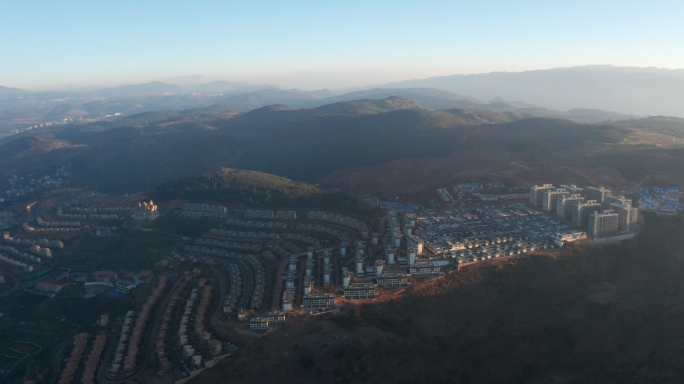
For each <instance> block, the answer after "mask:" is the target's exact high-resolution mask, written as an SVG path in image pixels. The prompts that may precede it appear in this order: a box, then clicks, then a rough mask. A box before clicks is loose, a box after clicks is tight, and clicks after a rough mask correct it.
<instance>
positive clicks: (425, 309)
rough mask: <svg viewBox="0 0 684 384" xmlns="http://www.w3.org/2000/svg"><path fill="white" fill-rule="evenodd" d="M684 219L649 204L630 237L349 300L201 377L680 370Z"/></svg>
mask: <svg viewBox="0 0 684 384" xmlns="http://www.w3.org/2000/svg"><path fill="white" fill-rule="evenodd" d="M682 231H684V217H682V215H679V216H677V217H671V218H658V217H656V216H655V215H649V216H648V217H647V224H646V229H645V230H644V231H643V232H642V233H641V234H640V235H639V236H638V237H636V238H635V239H633V240H630V241H627V242H625V243H623V244H622V245H616V246H607V247H602V248H589V249H578V248H572V249H568V250H566V251H565V252H564V253H563V254H562V255H560V256H558V257H556V256H541V255H539V256H534V255H532V256H524V257H520V258H516V259H512V260H510V261H507V262H502V263H498V265H496V266H491V267H482V268H478V269H469V270H465V271H459V272H456V273H452V274H449V275H448V276H446V277H445V278H444V279H443V280H440V281H438V282H436V283H435V284H434V285H431V286H427V287H423V288H419V289H415V290H413V291H412V292H411V293H410V294H408V295H406V296H405V297H400V298H396V299H394V300H389V301H386V302H381V303H369V304H358V305H354V304H348V306H347V309H348V311H347V312H346V313H343V314H342V315H339V316H334V317H331V318H328V319H317V320H310V321H302V322H295V323H293V324H291V325H288V326H286V327H285V328H284V329H282V330H280V331H278V332H275V333H273V334H271V335H269V336H267V337H264V338H261V339H257V340H254V341H250V342H248V345H247V346H246V347H245V348H244V349H243V350H242V351H241V352H240V354H239V355H237V356H232V357H230V358H227V359H226V360H224V361H222V362H221V363H219V364H218V365H217V367H215V368H211V369H209V370H207V371H205V372H203V373H202V374H201V375H199V376H198V377H197V378H196V379H194V380H193V381H192V382H191V383H193V384H205V383H228V382H230V383H253V382H274V381H273V380H272V378H274V377H278V378H286V379H279V380H280V381H285V382H293V383H294V382H298V383H321V382H343V383H352V382H369V383H376V382H402V383H416V382H427V383H444V382H451V383H493V384H497V383H529V384H533V383H567V382H569V383H574V384H578V383H616V384H617V383H627V382H629V383H632V382H633V383H673V382H678V380H679V379H678V377H680V376H677V375H681V374H682V372H683V371H682V366H681V357H682V349H681V345H682V343H683V342H684V330H683V329H682V327H681V323H682V321H684V311H682V297H683V295H684V284H682V282H684V260H683V259H682V257H681V252H680V251H679V250H680V249H681V248H682V247H684V238H682V236H680V234H681V232H682ZM611 357H615V359H611ZM265 361H268V362H272V363H269V364H264V362H265ZM599 367H600V368H599ZM592 368H595V369H592ZM673 377H674V378H677V379H674V380H668V378H673Z"/></svg>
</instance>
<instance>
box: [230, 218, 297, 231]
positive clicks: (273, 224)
mask: <svg viewBox="0 0 684 384" xmlns="http://www.w3.org/2000/svg"><path fill="white" fill-rule="evenodd" d="M226 224H228V225H234V226H237V227H251V228H269V229H286V228H287V224H285V223H281V222H279V221H249V220H247V221H245V220H241V219H236V218H234V217H229V218H228V219H226Z"/></svg>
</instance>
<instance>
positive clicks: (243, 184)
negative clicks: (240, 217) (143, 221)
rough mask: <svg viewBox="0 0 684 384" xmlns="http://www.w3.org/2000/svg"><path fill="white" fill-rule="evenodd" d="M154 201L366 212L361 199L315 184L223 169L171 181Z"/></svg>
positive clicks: (264, 174) (157, 191)
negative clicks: (359, 200)
mask: <svg viewBox="0 0 684 384" xmlns="http://www.w3.org/2000/svg"><path fill="white" fill-rule="evenodd" d="M153 198H154V199H155V200H160V201H168V200H171V199H184V200H191V201H213V202H219V203H224V204H237V205H242V204H244V205H246V206H250V207H263V208H276V207H291V208H300V207H306V208H309V207H310V208H315V207H319V208H327V209H340V210H346V211H359V210H365V208H363V207H362V206H361V205H360V203H359V202H358V200H357V199H355V198H352V197H350V196H348V195H346V194H344V193H340V192H333V191H330V190H326V189H322V188H319V187H317V186H315V185H312V184H307V183H298V182H294V181H291V180H289V179H286V178H284V177H279V176H276V175H271V174H268V173H264V172H257V171H241V170H235V169H230V168H219V169H218V170H216V171H214V172H210V173H205V174H203V175H201V176H198V177H191V178H186V179H182V180H179V181H171V182H167V183H164V184H162V185H160V186H159V187H157V189H156V191H155V192H154V193H153Z"/></svg>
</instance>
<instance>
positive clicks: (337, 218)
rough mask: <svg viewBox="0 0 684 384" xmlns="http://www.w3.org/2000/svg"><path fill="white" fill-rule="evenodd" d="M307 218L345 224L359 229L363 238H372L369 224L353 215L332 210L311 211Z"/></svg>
mask: <svg viewBox="0 0 684 384" xmlns="http://www.w3.org/2000/svg"><path fill="white" fill-rule="evenodd" d="M306 218H307V219H308V220H313V221H326V222H328V223H333V224H338V225H343V226H345V227H348V228H351V229H355V230H356V231H358V232H359V235H361V238H362V239H368V238H370V234H371V231H370V228H369V227H368V224H366V223H364V222H363V221H360V220H358V219H355V218H353V217H349V216H343V215H340V214H337V213H330V212H321V211H309V212H307V214H306Z"/></svg>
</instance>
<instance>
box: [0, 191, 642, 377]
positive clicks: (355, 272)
mask: <svg viewBox="0 0 684 384" xmlns="http://www.w3.org/2000/svg"><path fill="white" fill-rule="evenodd" d="M489 187H490V188H489V189H485V188H484V187H483V186H482V184H478V183H467V184H459V185H458V186H456V187H454V188H453V191H450V190H448V189H447V188H443V189H440V190H438V191H437V193H438V196H439V198H440V199H441V200H442V203H440V204H436V205H438V207H437V206H436V205H435V204H433V206H432V207H430V208H427V209H426V208H425V207H422V206H418V205H415V204H414V205H411V206H410V209H404V208H402V207H406V206H402V205H399V204H385V205H382V208H380V209H381V210H380V211H378V212H380V214H376V215H373V216H363V217H355V216H353V215H349V214H341V213H337V212H331V211H323V210H302V209H298V210H265V209H261V210H255V209H242V208H235V207H231V206H225V205H215V204H206V203H184V204H183V205H180V206H178V205H176V206H175V207H174V206H166V207H165V208H164V209H163V210H162V209H160V208H159V206H158V205H157V204H155V203H154V202H153V201H144V200H138V201H137V202H134V203H130V202H129V203H125V202H123V200H120V199H111V201H110V203H109V204H102V203H100V204H99V205H93V204H85V205H83V204H74V203H73V202H71V203H70V204H56V205H53V206H52V209H51V210H50V209H48V210H44V211H43V212H41V214H36V215H35V217H34V218H33V219H32V220H30V221H25V222H23V223H22V224H21V226H18V227H15V228H17V229H15V230H11V231H5V232H4V233H3V236H2V239H1V240H2V243H1V244H0V266H1V267H3V268H6V269H7V270H12V271H15V273H16V274H17V275H20V276H21V277H22V279H23V280H25V281H26V283H24V285H23V288H24V290H28V291H31V292H32V293H33V294H36V295H44V296H48V297H62V296H64V295H66V293H65V292H69V293H74V292H78V293H79V294H82V295H84V296H83V297H86V298H87V297H96V296H98V295H105V296H108V297H112V298H125V297H128V296H131V295H135V296H139V293H137V292H143V291H144V292H146V293H145V294H144V296H143V297H140V305H139V306H137V307H136V308H134V309H131V310H128V311H126V312H125V313H123V314H121V315H117V316H113V317H110V316H112V314H111V313H108V312H103V313H102V314H101V317H100V319H99V321H98V323H97V325H96V327H95V328H92V329H91V330H90V332H91V333H82V334H79V335H77V336H76V337H75V338H74V342H73V346H72V347H70V348H66V349H65V350H64V351H63V352H62V355H61V356H63V357H62V358H60V359H61V360H59V362H58V363H57V364H58V365H59V366H60V369H59V373H58V375H57V376H58V377H57V379H58V381H57V382H59V383H61V384H66V383H74V382H82V383H89V382H95V380H99V381H100V382H110V383H119V382H124V381H126V380H131V379H133V378H135V377H138V376H140V375H142V374H143V372H144V369H143V368H144V367H147V366H150V365H151V366H152V367H154V371H155V372H156V373H157V374H158V375H165V374H170V375H172V377H173V378H174V380H176V382H179V383H181V382H184V380H188V379H190V378H192V377H194V376H196V375H197V374H199V373H200V372H202V371H203V370H204V369H206V368H209V367H212V366H214V365H215V364H216V363H217V362H218V361H220V360H221V359H223V358H225V357H226V356H229V355H230V354H231V353H232V352H234V351H236V350H238V349H239V348H240V347H239V345H240V344H241V341H240V340H241V339H240V337H244V336H247V337H262V336H264V335H268V334H270V333H273V332H277V331H278V330H279V329H281V328H282V327H283V326H286V325H288V324H290V323H292V324H294V323H297V322H298V321H301V319H305V318H307V317H309V316H319V315H321V314H326V315H331V316H336V315H338V314H340V313H342V312H343V311H345V310H346V309H348V308H353V307H354V306H355V305H359V304H361V303H373V302H378V301H382V300H384V299H386V298H392V297H397V296H398V295H401V294H402V293H403V292H405V291H407V290H411V289H412V288H413V287H417V286H422V285H425V284H430V283H431V282H434V281H436V280H439V279H441V278H443V277H444V276H445V275H446V274H448V273H458V272H457V271H459V270H461V269H464V268H470V267H471V266H475V265H478V264H479V263H485V264H486V263H490V262H492V261H494V260H496V259H502V260H505V259H507V258H513V257H517V256H521V255H525V254H532V253H554V252H560V251H561V250H562V248H563V247H565V246H567V245H568V244H571V243H577V244H608V243H611V242H616V241H620V240H624V239H627V238H630V237H632V236H634V234H636V233H637V232H638V231H639V230H640V227H641V225H642V224H640V221H639V210H638V208H635V207H632V199H629V198H626V197H624V196H622V195H613V194H612V193H611V191H610V190H608V189H606V188H602V187H586V188H580V187H577V186H575V185H560V186H558V187H556V186H554V185H552V184H543V185H535V186H532V187H530V188H529V193H523V192H522V191H520V190H519V188H517V189H516V190H515V191H513V193H511V191H512V190H511V189H510V188H507V187H505V186H504V185H503V184H495V185H491V186H489ZM483 191H484V192H483ZM492 191H494V192H492ZM496 191H499V193H496ZM452 193H453V194H452ZM454 196H456V197H454ZM635 198H638V196H635ZM368 200H369V199H364V201H365V203H368ZM370 200H372V199H370ZM104 201H106V200H104ZM478 201H481V202H478ZM112 203H114V204H112ZM371 204H376V205H378V206H380V204H378V201H377V199H375V201H372V202H371ZM162 211H164V212H165V213H162ZM172 218H174V219H173V220H180V221H179V223H187V224H192V223H193V221H195V220H205V221H206V220H209V221H210V222H212V223H214V225H213V226H212V227H208V228H207V229H206V230H205V231H204V233H203V234H201V235H199V236H197V235H195V236H182V238H178V240H177V241H176V242H175V243H172V244H175V246H174V247H173V249H172V250H170V251H169V252H168V253H167V254H166V257H164V258H162V259H161V260H159V261H158V262H157V263H155V269H154V270H140V269H135V268H131V267H126V266H122V267H123V268H122V269H120V270H107V269H100V270H93V269H89V268H61V267H59V266H58V265H59V263H58V261H59V260H60V258H61V257H63V256H62V255H65V254H68V253H69V252H71V251H70V250H71V249H73V248H72V245H71V243H73V241H74V239H78V238H82V237H83V236H88V237H89V238H91V237H95V238H97V237H100V238H103V239H106V238H110V239H116V238H117V237H118V236H119V233H118V232H119V228H120V227H123V228H140V229H139V230H142V231H149V230H150V229H145V228H147V227H149V226H150V225H154V223H157V222H164V221H166V220H170V219H172ZM146 223H149V224H146ZM180 234H181V235H184V234H183V233H180ZM56 265H57V267H55V266H56ZM145 287H147V288H145Z"/></svg>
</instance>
